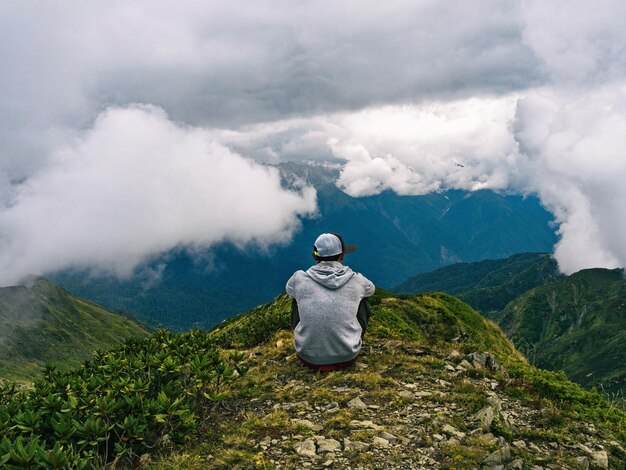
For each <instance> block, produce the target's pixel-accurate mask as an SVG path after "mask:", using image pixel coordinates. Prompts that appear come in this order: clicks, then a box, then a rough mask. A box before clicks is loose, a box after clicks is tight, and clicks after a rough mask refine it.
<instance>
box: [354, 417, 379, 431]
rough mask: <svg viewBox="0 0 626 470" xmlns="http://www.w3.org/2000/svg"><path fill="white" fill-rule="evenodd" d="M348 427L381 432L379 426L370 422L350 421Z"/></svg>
mask: <svg viewBox="0 0 626 470" xmlns="http://www.w3.org/2000/svg"><path fill="white" fill-rule="evenodd" d="M350 427H351V428H368V429H373V430H374V431H382V430H383V427H382V426H379V425H378V424H374V423H373V422H372V421H357V420H356V419H353V420H352V421H350Z"/></svg>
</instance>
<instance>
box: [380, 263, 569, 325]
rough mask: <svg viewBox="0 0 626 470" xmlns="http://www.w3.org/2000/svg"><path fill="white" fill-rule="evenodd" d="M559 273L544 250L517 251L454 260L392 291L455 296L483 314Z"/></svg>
mask: <svg viewBox="0 0 626 470" xmlns="http://www.w3.org/2000/svg"><path fill="white" fill-rule="evenodd" d="M560 276H561V274H560V273H559V270H558V266H557V264H556V262H555V261H554V260H553V259H552V258H551V257H550V255H549V254H547V253H520V254H517V255H513V256H511V257H509V258H505V259H499V260H485V261H479V262H477V263H457V264H453V265H451V266H447V267H445V268H441V269H437V270H436V271H432V272H429V273H424V274H418V275H417V276H413V277H411V278H409V279H407V280H406V281H404V282H402V283H401V284H399V285H398V286H396V287H394V288H393V289H392V290H393V291H394V292H401V293H405V294H419V293H420V292H428V291H436V292H446V293H448V294H451V295H455V296H457V297H458V298H460V299H461V300H463V301H464V302H467V303H468V304H469V305H471V306H472V307H473V308H474V309H476V310H478V311H479V312H481V313H483V314H490V313H492V312H498V311H500V310H502V309H503V308H504V307H505V306H506V304H507V303H509V302H510V301H511V300H513V299H515V298H516V297H518V296H519V295H521V294H523V293H524V292H526V291H527V290H529V289H532V288H533V287H537V286H540V285H543V284H545V283H546V282H549V281H552V280H554V279H556V278H558V277H560Z"/></svg>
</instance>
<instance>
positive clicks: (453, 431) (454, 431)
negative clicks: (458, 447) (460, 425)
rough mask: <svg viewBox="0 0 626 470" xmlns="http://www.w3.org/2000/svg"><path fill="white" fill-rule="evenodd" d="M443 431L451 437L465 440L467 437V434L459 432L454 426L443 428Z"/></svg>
mask: <svg viewBox="0 0 626 470" xmlns="http://www.w3.org/2000/svg"><path fill="white" fill-rule="evenodd" d="M442 431H443V432H445V433H446V434H448V435H449V436H454V437H456V438H458V439H463V438H464V437H465V433H464V432H461V431H459V430H458V429H456V428H455V427H453V426H450V425H449V424H446V425H445V426H444V427H443V428H442Z"/></svg>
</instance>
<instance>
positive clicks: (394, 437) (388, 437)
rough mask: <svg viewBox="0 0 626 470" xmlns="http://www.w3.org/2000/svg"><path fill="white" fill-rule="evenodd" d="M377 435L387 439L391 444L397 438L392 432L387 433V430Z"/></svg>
mask: <svg viewBox="0 0 626 470" xmlns="http://www.w3.org/2000/svg"><path fill="white" fill-rule="evenodd" d="M379 436H380V437H382V438H383V439H385V440H387V441H389V442H390V443H391V444H393V443H394V442H396V441H397V440H398V438H397V437H396V436H394V435H393V434H389V433H388V432H385V431H383V432H381V433H380V434H379Z"/></svg>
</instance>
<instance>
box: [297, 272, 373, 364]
mask: <svg viewBox="0 0 626 470" xmlns="http://www.w3.org/2000/svg"><path fill="white" fill-rule="evenodd" d="M374 290H375V288H374V284H372V282H371V281H369V280H368V279H367V278H366V277H364V276H362V275H361V274H359V273H355V272H354V271H352V270H351V269H350V268H349V267H347V266H344V265H343V264H341V263H339V262H337V261H323V262H321V263H319V264H316V265H314V266H312V267H311V268H309V269H308V270H307V271H306V272H304V271H296V272H295V273H294V275H293V276H291V278H290V279H289V281H287V293H288V294H289V296H290V297H291V298H293V299H295V300H296V302H297V303H298V312H299V315H300V321H299V322H298V325H297V326H296V328H295V329H294V346H295V349H296V352H297V353H298V355H299V356H300V357H301V358H302V359H304V360H305V361H307V362H310V363H311V364H318V365H321V364H336V363H339V362H345V361H349V360H351V359H353V358H354V357H356V355H357V354H358V353H359V352H360V350H361V332H362V328H361V325H360V324H359V322H358V321H357V317H356V314H357V310H358V308H359V303H360V302H361V300H362V299H363V298H365V297H369V296H371V295H372V294H374Z"/></svg>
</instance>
